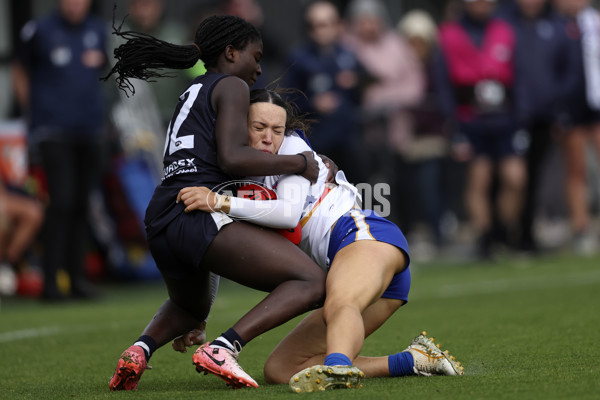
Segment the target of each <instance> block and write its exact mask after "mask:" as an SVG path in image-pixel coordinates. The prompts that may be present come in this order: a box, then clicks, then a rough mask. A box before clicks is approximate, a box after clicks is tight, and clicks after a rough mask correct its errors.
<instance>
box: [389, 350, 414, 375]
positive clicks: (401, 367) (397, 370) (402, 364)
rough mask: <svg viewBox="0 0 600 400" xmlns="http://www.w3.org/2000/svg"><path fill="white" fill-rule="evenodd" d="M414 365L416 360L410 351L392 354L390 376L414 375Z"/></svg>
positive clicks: (390, 357)
mask: <svg viewBox="0 0 600 400" xmlns="http://www.w3.org/2000/svg"><path fill="white" fill-rule="evenodd" d="M414 365H415V361H414V359H413V356H412V354H410V353H409V352H408V351H404V352H402V353H397V354H392V355H391V356H389V357H388V367H389V369H390V376H407V375H414V374H415V371H414V370H413V367H414Z"/></svg>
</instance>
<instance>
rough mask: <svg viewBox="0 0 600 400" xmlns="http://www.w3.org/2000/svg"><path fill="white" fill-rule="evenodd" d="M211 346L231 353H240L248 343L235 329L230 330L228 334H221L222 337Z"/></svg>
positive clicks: (211, 343)
mask: <svg viewBox="0 0 600 400" xmlns="http://www.w3.org/2000/svg"><path fill="white" fill-rule="evenodd" d="M236 342H237V345H236ZM210 345H211V346H213V347H221V348H224V349H228V350H231V351H238V352H239V351H242V348H243V347H244V346H245V345H246V342H245V341H244V340H243V339H242V338H241V337H240V335H238V333H237V332H236V331H235V330H234V329H233V328H229V329H228V330H227V332H224V333H221V336H219V337H218V338H216V339H215V340H213V341H212V342H210Z"/></svg>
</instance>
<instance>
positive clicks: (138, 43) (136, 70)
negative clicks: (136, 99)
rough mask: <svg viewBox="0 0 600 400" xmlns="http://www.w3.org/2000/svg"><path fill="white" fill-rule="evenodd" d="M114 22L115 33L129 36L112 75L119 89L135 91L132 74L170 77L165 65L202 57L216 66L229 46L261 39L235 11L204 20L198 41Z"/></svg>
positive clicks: (179, 64) (183, 63)
mask: <svg viewBox="0 0 600 400" xmlns="http://www.w3.org/2000/svg"><path fill="white" fill-rule="evenodd" d="M122 26H123V23H121V25H120V26H119V27H115V26H114V24H113V34H114V35H117V36H120V37H122V38H123V39H125V43H123V44H121V45H120V46H119V47H117V48H116V49H115V50H114V56H115V59H116V60H117V62H116V64H115V65H114V66H113V68H112V69H111V70H110V72H109V73H108V75H106V76H105V77H103V78H101V79H102V80H104V81H106V80H108V79H109V78H110V77H111V76H112V75H113V74H114V75H116V81H117V85H118V87H119V89H121V90H123V91H124V92H125V93H127V91H129V92H131V94H132V95H133V94H135V88H134V86H133V84H132V83H131V82H130V81H129V79H130V78H137V79H142V80H145V81H152V79H153V78H160V77H168V76H170V75H169V74H168V73H164V72H161V71H162V70H164V69H187V68H191V67H193V66H194V65H195V64H196V63H197V62H198V60H199V59H202V61H203V62H204V65H205V66H206V67H207V68H210V67H215V66H216V65H217V60H218V59H219V56H220V55H221V53H222V52H223V51H224V50H225V48H226V47H227V46H229V45H231V46H232V47H233V48H234V49H237V50H243V49H245V48H246V46H247V45H248V43H251V42H256V41H259V40H261V36H260V33H259V32H258V30H257V29H256V28H255V27H254V26H253V25H252V24H250V23H249V22H247V21H245V20H243V19H242V18H239V17H235V16H231V15H213V16H211V17H208V18H206V19H205V20H203V21H202V22H201V23H200V25H199V26H198V29H197V30H196V37H195V39H194V44H191V45H176V44H172V43H169V42H165V41H163V40H160V39H157V38H155V37H154V36H151V35H148V34H145V33H141V32H134V31H122V30H121V28H122Z"/></svg>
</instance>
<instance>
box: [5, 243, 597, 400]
mask: <svg viewBox="0 0 600 400" xmlns="http://www.w3.org/2000/svg"><path fill="white" fill-rule="evenodd" d="M412 274H413V284H412V288H411V298H410V301H409V303H408V305H407V306H405V307H403V309H400V310H399V311H398V312H397V313H396V315H395V316H393V317H392V319H391V320H390V321H389V322H388V323H387V324H386V325H384V326H383V327H382V328H381V329H380V331H379V332H376V333H375V334H374V335H373V336H372V337H370V338H369V339H368V340H367V341H366V342H365V346H364V349H363V354H366V355H385V354H390V353H395V352H398V351H401V350H403V349H404V348H405V347H406V346H407V344H408V342H410V340H411V339H412V338H413V337H414V336H416V335H417V334H418V333H419V332H420V331H422V330H427V331H428V333H429V335H430V336H434V337H435V338H436V342H440V343H442V346H443V348H444V349H449V350H450V352H451V353H452V354H454V355H455V356H456V357H457V359H458V360H459V361H461V362H462V363H463V365H464V366H465V373H466V374H465V376H463V377H429V378H427V377H409V378H385V379H384V378H380V379H367V380H366V382H365V387H364V388H362V389H359V390H337V391H331V392H324V393H318V394H301V395H298V394H294V393H292V392H290V391H289V389H288V387H287V385H277V386H268V385H265V384H264V379H263V377H262V365H263V363H264V361H265V359H266V357H267V356H268V354H269V352H270V350H271V349H272V348H273V347H274V346H275V344H276V343H277V342H278V340H279V339H280V338H281V337H283V335H284V334H285V333H286V332H287V331H288V330H289V329H290V328H291V327H292V326H293V325H294V323H296V322H297V321H298V320H294V321H292V322H290V323H288V324H286V325H284V326H282V327H280V328H278V329H275V330H273V331H271V332H269V333H267V334H265V335H262V336H260V337H258V338H257V339H255V340H254V341H252V342H251V343H250V344H248V345H247V346H246V348H245V349H244V351H243V352H242V354H241V360H240V362H241V364H242V365H243V366H244V368H245V370H246V371H247V372H248V373H249V374H251V375H252V376H254V377H255V378H256V380H257V381H258V383H259V384H260V385H261V387H260V388H258V389H241V390H232V389H230V388H228V387H226V386H225V385H224V383H223V382H222V381H221V380H220V379H219V378H217V377H214V376H212V375H207V376H204V375H200V374H198V373H196V372H195V369H194V367H193V365H192V361H191V358H192V352H191V351H190V352H188V353H187V354H180V353H176V352H174V351H173V350H172V349H171V348H170V346H168V347H165V348H163V349H160V350H159V351H157V352H156V353H155V355H154V356H153V358H152V360H151V362H150V364H151V365H152V366H153V367H154V369H152V370H149V371H147V372H146V373H145V374H144V376H143V378H142V380H141V381H140V385H139V390H138V391H137V392H118V393H112V392H110V391H109V390H108V381H109V379H110V377H111V375H112V373H113V369H114V367H115V364H116V360H117V358H118V357H119V355H120V353H121V351H122V350H123V349H125V348H126V347H128V346H129V345H130V344H131V343H132V342H133V341H134V340H135V339H137V337H138V336H139V334H140V332H141V331H142V329H143V328H144V327H145V325H146V323H147V322H148V321H149V319H150V318H151V317H152V315H153V314H154V311H155V310H156V309H157V307H158V306H159V305H160V304H161V303H162V301H163V300H164V299H165V296H166V292H165V290H164V289H163V287H162V286H161V285H160V284H147V283H146V284H135V285H127V286H124V285H110V286H103V290H104V292H105V297H104V298H103V299H102V300H101V301H98V302H94V303H68V304H62V305H49V304H40V303H39V302H37V301H34V300H27V299H17V298H4V299H2V303H1V306H0V307H1V308H0V399H39V400H41V399H54V398H56V399H104V398H106V399H108V398H110V399H117V398H122V399H132V398H144V399H236V398H240V399H241V398H243V399H246V400H250V399H280V398H293V397H294V396H301V397H306V398H308V397H311V396H316V397H318V398H332V399H342V398H344V399H346V398H356V399H410V400H415V399H458V398H461V399H496V398H498V399H566V398H570V399H598V398H600V347H599V346H598V341H599V339H600V333H599V328H600V258H598V257H596V258H576V257H573V256H571V255H567V254H563V255H552V256H545V257H543V258H538V259H535V260H533V259H506V260H502V261H499V262H496V263H494V264H463V265H456V264H443V263H431V264H426V265H414V266H413V267H412ZM262 296H263V294H262V293H259V292H255V291H252V290H248V289H246V288H243V287H240V286H238V285H235V284H233V283H231V282H224V283H223V285H222V287H221V290H220V293H219V297H218V299H217V302H216V304H215V306H214V308H213V312H212V314H211V317H210V319H209V325H208V337H209V338H213V337H215V335H218V334H219V333H221V332H222V331H224V330H225V329H227V328H228V327H229V326H231V325H232V324H233V323H234V322H235V320H236V319H237V318H239V317H240V316H241V315H242V314H243V313H244V312H245V311H246V310H247V309H248V308H249V306H250V305H251V304H254V303H256V302H258V301H259V299H260V298H261V297H262Z"/></svg>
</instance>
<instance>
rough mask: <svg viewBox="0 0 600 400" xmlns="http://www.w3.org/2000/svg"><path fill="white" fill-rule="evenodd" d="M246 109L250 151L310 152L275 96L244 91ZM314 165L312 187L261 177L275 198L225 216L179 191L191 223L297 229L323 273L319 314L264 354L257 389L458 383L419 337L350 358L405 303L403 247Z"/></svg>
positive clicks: (340, 179) (353, 195) (452, 369)
mask: <svg viewBox="0 0 600 400" xmlns="http://www.w3.org/2000/svg"><path fill="white" fill-rule="evenodd" d="M250 103H251V105H250V109H249V113H248V135H249V139H248V140H249V145H250V146H251V147H254V148H255V149H258V150H261V151H266V152H270V153H273V154H280V155H281V154H296V153H297V152H299V151H305V150H306V149H309V148H310V147H309V145H308V144H307V143H306V142H305V140H304V138H303V137H302V136H303V135H299V134H298V132H297V131H294V130H293V129H290V128H292V127H293V126H290V125H291V124H290V120H292V121H294V122H295V120H296V119H297V118H296V116H295V115H294V113H293V107H291V106H290V104H289V103H287V102H285V101H284V100H283V99H282V97H281V96H279V94H278V93H277V92H274V91H270V90H265V89H258V90H253V91H252V92H251V95H250ZM319 165H320V173H319V179H318V180H317V182H316V183H315V184H313V185H311V184H310V182H308V181H307V180H306V179H305V178H303V177H301V176H298V175H285V174H282V175H276V176H267V177H265V178H264V185H265V186H266V188H267V190H269V189H273V190H274V191H275V194H276V198H275V199H270V200H266V201H262V200H256V201H255V200H251V199H244V198H238V197H231V198H230V199H229V201H228V206H227V208H226V209H225V210H224V209H223V208H222V206H221V205H222V203H223V201H222V200H221V201H220V200H219V199H220V198H221V197H222V195H219V194H216V193H214V192H212V191H210V189H208V188H206V187H189V188H184V189H182V190H181V191H180V194H179V196H178V199H180V200H181V202H183V203H184V204H185V205H186V209H185V211H186V212H188V213H191V214H193V213H194V212H196V211H195V210H202V211H210V210H215V209H220V210H222V211H227V212H228V213H229V215H231V216H233V217H235V218H244V219H246V220H249V221H252V222H253V223H256V224H260V225H263V226H266V227H270V228H279V229H283V228H294V227H296V225H297V224H298V221H300V227H301V230H302V235H301V236H302V237H301V240H300V243H299V246H300V248H301V249H302V250H303V251H304V252H306V253H307V254H308V255H309V256H311V258H312V259H314V260H315V261H316V262H317V264H319V266H321V267H322V268H323V269H324V270H326V271H328V276H327V284H326V287H327V297H326V299H325V305H324V306H323V308H319V309H318V310H315V311H313V312H312V313H310V314H309V315H308V316H307V317H306V318H305V319H304V320H303V321H302V322H301V323H300V324H299V325H298V326H297V327H296V328H294V329H293V330H292V331H291V332H290V333H289V334H288V335H287V336H286V337H285V338H284V339H283V340H282V341H281V343H280V344H279V345H278V346H277V348H276V349H275V350H274V351H273V352H272V353H271V355H270V356H269V358H268V359H267V362H266V364H265V378H266V380H267V381H268V382H270V383H284V382H288V381H289V382H290V386H291V388H292V390H294V391H295V392H313V391H320V390H324V389H330V388H339V387H342V388H346V387H347V388H356V387H360V381H361V379H362V377H363V376H364V374H366V375H367V376H370V377H376V376H406V375H415V374H418V375H462V373H463V371H462V367H461V366H460V363H458V362H456V361H455V360H454V358H453V357H451V356H450V355H449V354H448V353H447V352H446V353H443V352H442V351H441V350H440V349H439V348H438V347H436V345H435V344H434V343H433V340H432V339H431V338H428V337H427V336H426V335H425V334H421V335H418V336H417V337H416V338H415V339H414V340H413V341H412V342H411V344H410V345H409V346H408V348H407V349H406V350H405V351H403V352H400V353H397V354H392V355H390V356H386V357H371V358H368V357H359V356H358V354H359V352H360V350H361V348H362V344H363V341H364V339H365V337H367V336H369V335H370V334H371V333H373V332H374V331H375V330H377V329H378V328H379V327H380V326H381V325H382V324H383V323H384V322H385V321H386V320H387V319H388V318H389V317H390V316H391V315H392V314H393V313H394V312H395V311H396V310H397V309H398V308H400V307H401V306H402V305H403V304H405V303H406V302H407V300H408V291H409V288H410V272H409V269H408V264H409V257H408V245H407V243H406V239H405V238H404V235H403V234H402V232H401V231H400V229H399V228H398V227H397V226H396V225H394V224H393V223H391V222H389V221H388V220H386V219H384V218H383V217H381V216H379V215H378V214H376V213H375V212H374V211H371V210H363V209H361V208H360V207H359V206H358V204H357V201H358V199H359V198H358V191H357V189H356V188H355V187H354V186H353V185H351V184H350V183H348V181H347V180H346V178H345V176H344V173H343V172H342V171H338V172H337V174H336V177H335V184H331V183H328V182H327V181H326V178H327V175H328V171H327V168H326V167H325V165H324V164H323V163H319ZM255 179H256V178H255ZM188 339H190V338H189V337H188ZM182 340H183V338H180V339H177V340H176V341H177V343H176V344H175V345H174V346H173V347H174V348H175V349H176V350H181V344H182ZM211 345H212V344H208V343H206V344H204V345H202V346H200V348H199V349H198V350H196V354H195V355H194V358H197V357H200V358H202V357H203V356H202V352H203V349H208V348H210V346H211ZM199 353H200V354H199ZM198 354H199V355H198ZM298 371H300V372H298ZM290 378H291V380H290Z"/></svg>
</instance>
